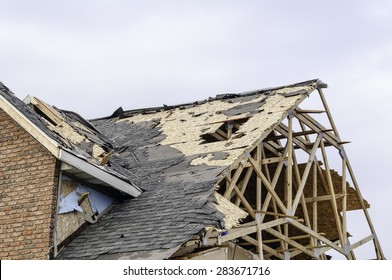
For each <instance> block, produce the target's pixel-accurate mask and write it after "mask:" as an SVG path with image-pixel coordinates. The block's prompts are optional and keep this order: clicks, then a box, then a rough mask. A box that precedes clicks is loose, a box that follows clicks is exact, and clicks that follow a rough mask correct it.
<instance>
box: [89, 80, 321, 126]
mask: <svg viewBox="0 0 392 280" xmlns="http://www.w3.org/2000/svg"><path fill="white" fill-rule="evenodd" d="M313 84H315V86H316V88H325V87H327V85H326V84H325V83H323V82H322V81H321V80H320V79H312V80H307V81H303V82H299V83H294V84H289V85H284V86H277V87H269V88H263V89H256V90H251V91H243V92H240V93H223V94H217V95H216V96H215V97H209V98H208V99H203V100H199V101H194V102H189V103H182V104H177V105H166V104H163V106H158V107H147V108H138V109H131V110H123V109H122V107H119V108H118V109H116V110H115V111H114V113H113V114H112V115H110V116H106V117H100V118H94V119H90V120H88V121H92V122H93V121H99V120H108V119H113V118H120V119H121V118H124V117H129V116H132V115H134V114H151V113H156V112H158V111H168V110H172V109H176V108H180V109H181V108H184V109H185V108H187V107H192V106H197V105H202V104H205V103H207V102H211V101H215V100H224V99H231V98H237V97H244V96H252V95H257V94H265V93H268V92H270V91H275V90H280V89H284V88H289V87H299V86H306V85H313Z"/></svg>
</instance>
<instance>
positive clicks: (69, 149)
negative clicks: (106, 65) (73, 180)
mask: <svg viewBox="0 0 392 280" xmlns="http://www.w3.org/2000/svg"><path fill="white" fill-rule="evenodd" d="M0 101H2V102H0V105H1V108H2V109H4V110H5V111H6V112H7V113H9V114H10V115H13V117H16V118H17V119H18V120H19V122H20V124H21V125H22V127H24V128H25V129H26V130H27V131H29V132H30V133H31V134H32V136H33V137H35V138H36V139H37V140H38V141H39V142H41V143H42V142H45V143H44V144H43V145H44V146H45V147H46V148H48V150H49V151H50V152H51V153H52V154H53V155H54V156H55V157H56V158H58V159H59V160H61V161H62V162H65V163H68V164H71V165H73V166H74V167H77V168H79V169H80V170H81V171H80V170H79V171H78V173H79V175H81V176H83V177H84V179H86V180H87V181H89V182H90V183H92V184H99V185H103V186H106V187H110V188H114V189H116V190H117V191H119V192H120V193H123V194H127V195H132V196H137V195H139V194H140V192H141V191H140V189H139V188H137V187H136V186H135V185H133V184H132V182H131V181H130V180H129V178H128V177H126V176H124V175H123V174H121V173H118V172H116V171H115V170H114V169H113V168H111V167H110V166H108V165H107V164H103V163H104V162H103V161H104V159H105V156H106V155H107V154H108V153H110V151H112V150H113V146H112V143H111V141H110V140H108V139H107V138H106V137H105V135H103V134H101V133H100V132H99V131H98V130H96V129H95V127H94V126H92V125H91V124H90V123H89V122H88V121H86V120H84V119H83V118H82V117H81V116H79V115H78V114H76V113H73V112H68V111H64V110H60V109H57V108H55V107H52V106H50V105H48V104H46V103H45V102H43V101H41V100H39V99H38V98H36V97H30V96H28V97H27V98H26V99H25V100H24V102H23V101H21V100H20V99H18V98H17V97H16V96H15V95H14V93H13V92H12V91H10V90H9V89H8V88H7V87H6V86H5V85H4V84H3V83H1V82H0ZM43 140H46V141H43ZM69 170H70V171H71V169H69ZM74 170H75V169H74Z"/></svg>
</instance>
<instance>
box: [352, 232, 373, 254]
mask: <svg viewBox="0 0 392 280" xmlns="http://www.w3.org/2000/svg"><path fill="white" fill-rule="evenodd" d="M373 239H374V235H373V234H371V235H369V236H368V237H365V238H363V239H361V240H359V241H358V242H355V243H354V244H352V245H351V246H350V250H354V249H356V248H358V247H359V246H362V245H363V244H365V243H368V242H369V241H371V240H373Z"/></svg>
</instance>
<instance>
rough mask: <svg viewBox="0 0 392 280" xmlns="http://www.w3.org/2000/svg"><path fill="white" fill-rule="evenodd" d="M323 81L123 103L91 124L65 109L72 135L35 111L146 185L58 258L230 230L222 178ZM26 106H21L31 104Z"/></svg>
mask: <svg viewBox="0 0 392 280" xmlns="http://www.w3.org/2000/svg"><path fill="white" fill-rule="evenodd" d="M317 87H323V84H322V83H321V82H320V81H319V80H311V81H307V82H303V83H299V84H295V85H290V86H285V87H278V88H270V89H265V90H257V91H251V92H245V93H241V94H224V95H218V96H217V97H215V98H210V99H208V100H204V101H199V102H194V103H189V104H182V105H177V106H163V107H158V108H147V109H138V110H130V111H123V110H122V109H121V110H117V111H116V113H115V114H113V115H112V116H110V117H106V118H101V119H96V120H92V121H90V122H88V121H86V120H84V119H83V118H82V117H80V116H79V115H77V114H75V113H72V112H68V111H61V110H58V111H59V112H61V113H62V115H63V116H64V118H65V120H66V123H65V126H66V127H67V129H69V128H71V130H68V132H69V131H71V132H70V133H69V134H68V132H64V131H61V128H53V127H51V126H50V124H49V123H45V122H44V121H42V120H40V118H39V117H37V116H38V115H37V114H36V113H35V112H34V111H32V110H30V109H29V110H30V111H29V113H28V114H30V115H33V116H31V118H32V119H34V118H38V119H37V120H36V121H40V122H42V124H44V125H46V127H45V128H46V130H45V131H46V132H48V134H50V135H53V134H54V136H55V137H59V138H61V139H62V141H63V144H64V145H67V148H68V149H70V150H72V151H73V152H74V153H76V154H80V155H82V156H83V157H85V158H87V159H88V160H89V161H92V162H94V163H95V164H99V157H98V155H97V154H95V155H94V148H96V150H97V147H96V146H98V151H101V152H109V150H113V151H114V153H113V155H112V156H111V157H110V158H109V161H108V164H107V165H106V166H105V168H107V169H110V170H111V171H112V172H115V173H118V174H120V175H121V176H123V177H125V178H127V179H128V180H130V181H131V182H133V183H134V184H135V185H136V186H137V187H139V188H141V189H142V190H144V192H143V193H142V194H141V195H140V196H139V197H136V198H133V199H127V200H124V201H122V202H120V203H118V204H117V205H115V206H114V207H113V208H112V209H111V210H110V211H109V212H108V213H106V214H105V215H104V216H103V217H102V218H101V219H100V222H98V223H96V224H93V225H90V226H89V227H88V228H87V229H86V230H85V231H83V232H82V233H81V234H80V235H79V236H78V237H77V238H75V239H74V240H73V241H72V242H71V243H70V244H69V245H68V246H67V247H65V248H64V249H63V250H62V251H61V253H60V255H59V256H58V257H59V258H61V259H75V258H76V259H81V258H90V259H91V258H92V259H94V258H98V257H99V256H101V255H106V254H108V255H110V254H118V253H125V252H139V251H152V250H157V249H171V248H175V247H177V246H179V245H181V244H182V243H184V242H186V241H187V240H189V239H190V238H191V237H192V236H193V235H194V234H197V233H198V232H200V230H201V229H203V228H204V227H205V226H214V227H217V228H224V227H225V224H224V220H225V216H224V214H223V213H222V212H221V211H219V210H218V208H217V207H215V204H216V198H215V196H214V193H215V188H216V184H217V182H218V179H219V176H220V175H221V174H222V173H223V172H224V171H225V170H226V169H227V168H228V167H230V166H232V165H233V164H235V162H238V160H239V159H240V157H241V156H244V155H245V154H246V152H247V151H250V150H251V147H252V146H253V145H255V143H257V142H258V141H261V140H262V139H263V138H264V137H266V136H267V135H268V134H269V133H270V131H271V130H272V129H273V128H274V127H275V126H276V125H278V124H279V123H280V122H281V121H282V120H283V119H284V118H285V117H286V116H287V115H288V112H289V110H292V109H294V108H295V107H297V105H298V104H299V103H300V102H301V101H302V100H303V99H304V98H306V96H307V95H309V94H310V93H311V92H312V91H313V90H314V89H316V88H317ZM15 99H17V98H15ZM18 102H19V101H18ZM18 102H16V104H18ZM22 104H23V103H22ZM22 104H20V105H21V107H23V108H22V110H27V109H28V107H27V106H26V105H22ZM29 118H30V116H29ZM229 123H230V124H232V123H234V124H235V125H236V126H237V127H236V130H235V131H234V130H233V134H232V135H231V137H229V138H230V139H228V140H225V141H215V142H211V143H209V142H208V141H206V139H204V138H203V135H207V134H213V133H215V132H216V131H217V130H218V129H220V128H221V127H222V125H224V124H229ZM42 124H40V125H42ZM48 130H49V131H48ZM74 136H75V138H73V137H74ZM75 139H76V140H75ZM97 157H98V158H97Z"/></svg>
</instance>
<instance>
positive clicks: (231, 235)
mask: <svg viewBox="0 0 392 280" xmlns="http://www.w3.org/2000/svg"><path fill="white" fill-rule="evenodd" d="M285 223H287V221H286V219H283V218H282V219H278V220H273V221H270V222H267V223H261V224H260V225H259V229H260V230H265V229H267V228H271V227H275V226H277V225H281V224H285ZM253 224H255V225H251V226H248V227H238V228H233V229H231V230H229V231H228V233H227V234H226V235H224V236H219V237H218V244H222V243H224V242H227V241H230V240H233V239H237V238H239V237H243V236H245V235H249V234H252V233H255V232H256V231H257V228H256V225H257V224H256V223H253Z"/></svg>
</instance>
